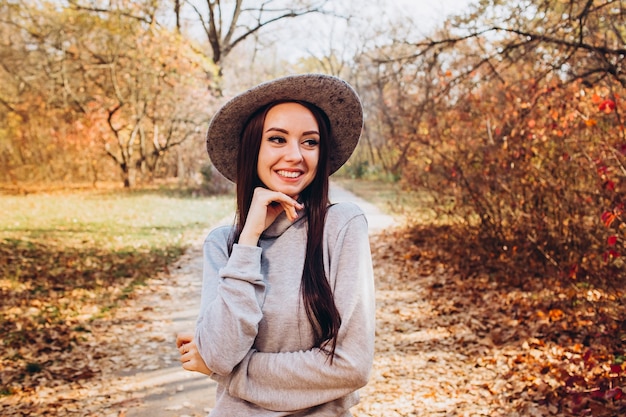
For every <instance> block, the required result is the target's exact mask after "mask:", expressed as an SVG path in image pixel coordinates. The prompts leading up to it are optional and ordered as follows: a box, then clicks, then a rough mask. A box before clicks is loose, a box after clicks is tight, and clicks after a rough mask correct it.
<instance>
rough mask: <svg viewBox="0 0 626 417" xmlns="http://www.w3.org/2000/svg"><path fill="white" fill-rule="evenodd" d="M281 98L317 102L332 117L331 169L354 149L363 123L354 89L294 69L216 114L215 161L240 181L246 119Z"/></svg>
mask: <svg viewBox="0 0 626 417" xmlns="http://www.w3.org/2000/svg"><path fill="white" fill-rule="evenodd" d="M283 100H294V101H305V102H308V103H311V104H314V105H316V106H317V107H319V108H320V109H321V110H322V111H323V112H324V113H326V115H327V116H328V119H329V121H330V126H331V131H332V137H331V143H330V147H329V155H330V161H329V163H330V165H329V166H330V173H331V174H332V173H334V172H336V171H337V170H338V169H339V168H341V166H342V165H343V164H345V163H346V161H347V160H348V159H349V158H350V156H351V155H352V152H353V151H354V149H355V147H356V145H357V143H358V142H359V138H360V136H361V129H362V128H363V107H362V105H361V101H360V100H359V96H358V95H357V94H356V92H355V91H354V89H353V88H352V87H351V86H350V85H349V84H348V83H347V82H345V81H343V80H342V79H340V78H337V77H334V76H330V75H324V74H303V75H290V76H287V77H282V78H278V79H275V80H273V81H269V82H266V83H262V84H259V85H257V86H256V87H253V88H251V89H249V90H246V91H245V92H243V93H241V94H239V95H237V96H236V97H234V98H232V99H231V100H229V101H228V102H226V104H224V105H223V106H222V107H221V108H220V109H219V110H218V111H217V113H216V114H215V115H214V116H213V119H212V120H211V123H210V124H209V130H208V132H207V136H206V146H207V151H208V153H209V157H210V159H211V162H212V163H213V165H214V166H215V168H216V169H217V170H218V171H219V172H220V173H221V174H222V175H224V176H225V177H226V178H228V179H229V180H231V181H233V182H237V153H238V150H239V141H240V138H241V134H242V131H243V128H244V124H245V123H246V122H247V121H248V119H249V117H250V116H251V115H252V114H253V113H254V112H255V111H256V110H258V109H259V108H261V107H263V106H265V105H267V104H269V103H272V102H275V101H283Z"/></svg>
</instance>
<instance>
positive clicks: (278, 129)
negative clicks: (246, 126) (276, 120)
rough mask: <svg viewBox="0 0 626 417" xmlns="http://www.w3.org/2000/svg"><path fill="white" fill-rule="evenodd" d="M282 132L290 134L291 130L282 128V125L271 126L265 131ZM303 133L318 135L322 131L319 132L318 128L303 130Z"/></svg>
mask: <svg viewBox="0 0 626 417" xmlns="http://www.w3.org/2000/svg"><path fill="white" fill-rule="evenodd" d="M273 131H275V132H281V133H284V134H288V133H289V132H288V131H287V130H286V129H283V128H280V127H269V128H267V129H266V130H265V132H266V133H267V132H273ZM302 134H303V135H318V136H319V134H320V132H318V131H317V130H307V131H306V132H302Z"/></svg>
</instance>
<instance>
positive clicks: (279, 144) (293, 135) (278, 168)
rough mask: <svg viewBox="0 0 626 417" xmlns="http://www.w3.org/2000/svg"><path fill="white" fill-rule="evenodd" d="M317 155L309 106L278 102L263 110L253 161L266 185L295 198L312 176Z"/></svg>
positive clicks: (316, 135) (317, 135) (315, 130)
mask: <svg viewBox="0 0 626 417" xmlns="http://www.w3.org/2000/svg"><path fill="white" fill-rule="evenodd" d="M319 154H320V133H319V127H318V125H317V121H316V120H315V117H314V116H313V113H311V111H310V110H309V109H307V108H306V107H304V106H303V105H301V104H298V103H281V104H277V105H276V106H274V107H272V108H271V109H270V110H269V111H268V112H267V115H266V116H265V122H264V124H263V135H262V137H261V147H260V148H259V160H258V162H257V172H258V175H259V179H260V180H261V181H262V182H263V184H264V185H265V186H266V187H267V188H269V189H270V190H273V191H279V192H282V193H284V194H287V195H288V196H290V197H292V198H296V199H297V198H298V196H299V195H300V193H301V192H302V190H304V189H305V188H306V187H307V186H308V185H309V184H311V182H313V179H314V178H315V174H316V172H317V163H318V161H319Z"/></svg>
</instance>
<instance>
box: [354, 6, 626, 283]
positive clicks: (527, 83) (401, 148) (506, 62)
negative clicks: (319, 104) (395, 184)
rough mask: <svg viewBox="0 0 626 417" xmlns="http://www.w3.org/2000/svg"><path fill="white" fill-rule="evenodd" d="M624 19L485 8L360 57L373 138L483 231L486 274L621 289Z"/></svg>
mask: <svg viewBox="0 0 626 417" xmlns="http://www.w3.org/2000/svg"><path fill="white" fill-rule="evenodd" d="M616 6H617V5H616V3H615V2H611V1H595V2H575V1H566V2H553V1H526V2H523V3H516V4H511V3H509V2H499V1H491V2H482V3H481V4H480V5H479V6H477V7H476V8H475V10H474V11H473V13H471V14H470V15H468V16H467V17H465V18H463V17H462V18H458V19H456V20H450V21H449V22H448V23H447V25H446V26H444V27H443V28H441V30H440V31H439V32H437V33H435V34H433V35H432V37H431V38H429V39H425V40H421V41H415V42H407V41H406V40H404V39H397V40H395V41H394V42H393V43H391V44H389V45H386V46H382V47H378V48H376V49H372V50H370V51H368V53H367V55H366V56H364V57H363V58H362V59H363V61H364V63H365V65H364V67H365V68H367V71H369V73H370V75H369V77H368V79H369V80H370V85H371V86H373V88H371V89H370V92H374V91H375V92H377V94H371V95H370V96H367V95H365V99H366V100H368V101H367V103H368V105H369V108H370V109H376V110H375V111H376V114H377V115H378V117H375V118H374V119H373V120H371V119H370V120H368V122H367V123H368V126H367V129H368V130H376V131H377V132H379V134H380V137H383V138H384V141H383V143H382V144H381V145H379V146H378V147H377V150H378V151H379V153H380V154H381V155H383V157H384V156H386V158H387V161H396V163H388V162H387V163H386V165H385V167H386V168H387V169H391V170H392V172H393V173H394V174H398V175H400V176H401V178H402V179H403V183H404V184H405V186H406V187H408V188H411V189H413V190H424V189H428V190H430V191H432V192H433V195H434V196H435V200H434V202H435V206H434V208H435V209H437V210H438V211H439V212H440V213H441V214H445V215H446V219H455V220H456V221H457V222H459V221H460V222H461V223H463V224H465V225H466V227H467V228H468V229H473V230H477V238H478V240H479V241H480V242H481V243H480V244H479V247H481V248H483V249H487V250H486V251H485V254H484V256H485V257H484V258H481V260H482V261H485V262H486V261H488V260H490V259H492V260H494V259H495V260H514V261H516V262H519V261H520V260H526V261H528V260H530V259H536V260H537V261H539V262H538V263H539V264H543V265H545V266H546V267H549V268H556V269H558V271H560V272H561V273H563V274H564V275H571V274H573V276H574V277H575V278H580V279H582V278H585V279H593V280H595V281H596V282H601V281H604V280H605V279H606V278H607V277H609V276H619V277H624V274H623V271H622V270H621V265H622V262H621V261H620V256H621V254H622V253H623V251H624V246H623V244H622V240H623V238H624V229H625V228H626V226H625V225H624V223H623V222H622V217H623V212H624V210H623V207H622V206H621V201H623V192H624V191H623V189H622V184H623V182H624V177H625V176H624V173H625V172H626V171H625V170H624V166H626V158H625V157H624V155H625V153H624V150H623V149H624V147H623V143H624V142H625V141H626V136H625V133H624V128H623V125H624V121H623V120H624V119H623V113H622V106H621V97H622V95H623V91H624V85H625V84H624V82H625V79H624V56H625V54H624V52H625V51H624V48H623V45H624V42H623V39H624V29H623V28H624V27H625V25H624V24H623V23H624V17H625V12H624V9H623V8H619V7H616ZM564 17H565V19H563V18H564ZM616 22H621V24H620V23H616ZM373 122H375V123H377V125H373ZM382 159H383V158H381V160H382ZM600 213H604V216H603V217H601V216H600ZM607 227H608V230H607ZM466 233H467V232H466ZM609 234H610V236H608V235H609ZM607 236H608V237H611V236H612V237H611V239H608V237H607ZM475 256H478V255H475ZM511 265H513V267H516V266H517V265H518V264H516V263H512V264H511Z"/></svg>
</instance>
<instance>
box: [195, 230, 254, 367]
mask: <svg viewBox="0 0 626 417" xmlns="http://www.w3.org/2000/svg"><path fill="white" fill-rule="evenodd" d="M225 242H226V239H225V237H224V235H223V234H222V236H220V234H219V233H211V234H209V236H208V237H207V239H206V241H205V243H204V269H203V281H202V297H201V304H200V314H199V317H198V321H197V323H196V343H197V345H198V350H199V352H200V355H201V356H202V358H203V359H204V362H205V363H206V365H207V366H208V367H209V369H211V370H212V371H213V372H214V373H215V374H217V375H222V376H224V375H228V374H230V373H231V371H232V369H233V368H234V367H235V366H236V365H237V364H238V363H239V362H241V360H242V359H243V358H244V357H245V356H246V354H247V353H248V352H249V351H250V349H251V347H252V344H253V343H254V339H255V338H256V336H257V331H258V325H259V321H260V320H261V318H262V317H263V314H262V312H261V307H262V304H263V300H264V296H265V283H264V281H263V276H262V274H261V248H259V247H256V246H245V245H238V244H235V245H233V250H232V253H231V255H230V256H228V252H227V248H226V243H225Z"/></svg>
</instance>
